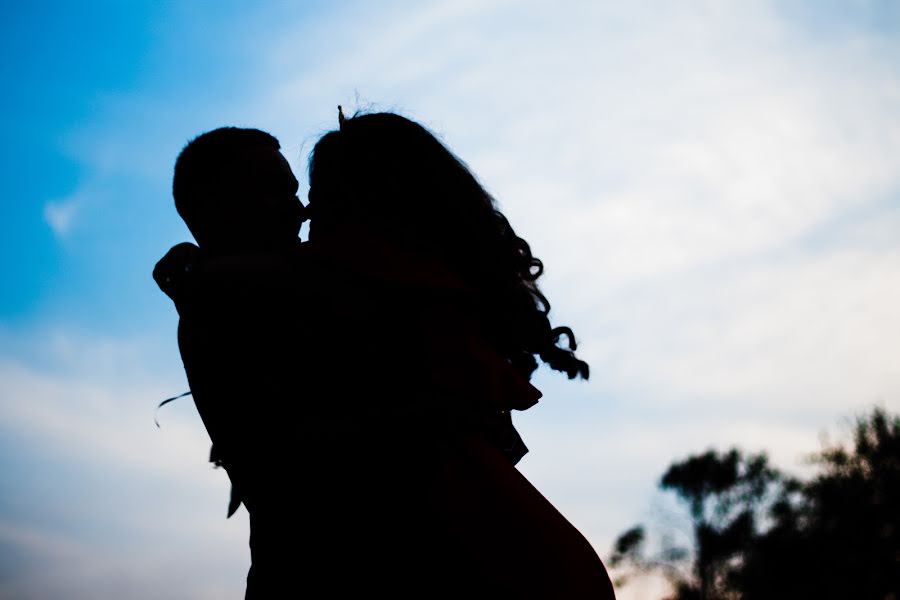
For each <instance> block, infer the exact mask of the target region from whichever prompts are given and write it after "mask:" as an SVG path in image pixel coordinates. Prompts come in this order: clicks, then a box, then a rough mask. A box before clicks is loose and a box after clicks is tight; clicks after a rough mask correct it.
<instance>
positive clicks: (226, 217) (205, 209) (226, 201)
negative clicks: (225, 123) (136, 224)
mask: <svg viewBox="0 0 900 600" xmlns="http://www.w3.org/2000/svg"><path fill="white" fill-rule="evenodd" d="M279 148H280V145H279V144H278V140H277V139H275V138H274V137H272V136H271V135H269V134H268V133H266V132H264V131H260V130H258V129H241V128H237V127H222V128H219V129H215V130H213V131H210V132H207V133H204V134H202V135H200V136H198V137H196V138H194V139H193V140H192V141H191V142H190V143H189V144H188V145H187V146H185V148H184V150H182V151H181V154H179V156H178V160H176V161H175V177H174V180H173V183H172V195H173V196H174V197H175V208H176V210H178V214H179V215H181V218H182V219H184V222H185V223H186V224H187V226H188V229H190V230H191V233H192V234H193V235H194V238H195V239H196V240H197V243H198V244H199V245H200V246H201V247H205V248H211V249H214V250H217V251H229V252H231V251H233V252H241V251H248V250H269V249H272V248H276V247H279V246H282V245H284V244H286V243H291V242H294V241H296V239H297V234H298V233H299V231H300V224H301V223H302V222H303V218H304V217H303V205H302V204H301V203H300V200H299V199H298V198H297V187H298V183H297V179H296V178H295V177H294V174H293V173H292V172H291V168H290V165H288V162H287V161H286V160H285V158H284V156H282V154H281V152H279Z"/></svg>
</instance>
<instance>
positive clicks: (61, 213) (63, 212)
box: [44, 196, 81, 238]
mask: <svg viewBox="0 0 900 600" xmlns="http://www.w3.org/2000/svg"><path fill="white" fill-rule="evenodd" d="M80 208H81V199H80V198H79V197H78V196H74V197H71V198H66V199H64V200H51V201H50V202H47V203H46V204H44V220H45V221H46V222H47V225H49V226H50V229H52V230H53V233H54V234H55V235H56V237H59V238H61V237H64V236H65V235H66V234H68V233H69V230H71V229H72V225H73V223H74V220H75V216H76V214H77V213H78V210H79V209H80Z"/></svg>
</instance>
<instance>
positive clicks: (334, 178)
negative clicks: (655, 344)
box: [309, 113, 588, 378]
mask: <svg viewBox="0 0 900 600" xmlns="http://www.w3.org/2000/svg"><path fill="white" fill-rule="evenodd" d="M309 183H310V195H309V211H310V216H311V223H310V239H311V240H314V239H316V238H317V237H320V236H322V237H325V236H327V235H328V234H329V233H330V232H331V231H333V230H335V229H337V228H340V227H341V226H343V225H347V224H355V225H360V226H364V227H367V228H372V229H375V230H377V231H379V232H380V233H381V234H383V235H384V236H386V237H387V238H388V239H389V240H391V242H393V243H395V244H397V245H398V246H400V247H402V248H403V249H404V250H407V251H411V252H416V253H420V254H424V255H428V256H431V257H432V258H434V259H437V260H438V261H439V262H440V263H441V264H443V265H444V266H445V267H446V268H447V269H449V270H450V271H452V272H453V273H454V274H455V275H456V276H457V277H459V278H460V279H461V280H462V281H463V282H465V283H466V284H467V285H468V286H470V287H472V288H473V289H475V290H476V291H477V292H478V293H479V294H480V296H481V297H482V299H483V300H484V303H485V305H486V308H487V312H488V317H489V319H488V321H489V322H488V328H489V333H490V335H491V337H492V341H493V342H494V345H495V346H496V347H497V348H498V350H499V351H500V352H501V353H502V354H504V355H505V356H506V358H508V359H509V360H510V361H511V362H512V363H513V364H514V365H515V366H516V367H517V368H519V369H520V370H521V371H522V372H524V373H525V374H526V375H531V373H532V372H533V371H534V370H535V368H536V367H537V362H536V361H535V359H534V356H535V355H538V356H540V357H541V359H542V360H544V362H547V363H548V364H549V365H550V366H551V367H552V368H554V369H556V370H558V371H563V372H565V373H567V374H568V376H569V377H570V378H574V377H576V376H579V375H580V376H581V377H583V378H587V376H588V365H587V363H584V362H583V361H580V360H578V359H577V358H575V355H574V353H573V350H574V349H575V340H574V336H573V335H572V332H571V330H570V329H568V328H567V327H558V328H556V329H553V328H551V327H550V322H549V320H548V318H547V313H548V312H549V310H550V305H549V303H548V302H547V299H546V298H545V297H544V296H543V294H541V292H540V290H539V289H538V287H537V284H536V280H537V278H538V277H539V276H540V274H541V272H542V270H543V265H542V264H541V261H540V260H538V259H537V258H534V257H533V256H532V255H531V250H530V248H529V246H528V244H527V243H526V242H525V240H523V239H522V238H520V237H518V236H516V234H515V232H514V231H513V229H512V227H511V226H510V225H509V222H508V221H507V220H506V218H505V217H504V216H503V214H502V213H500V211H499V210H497V208H496V205H495V202H494V200H493V198H491V196H490V195H489V194H488V193H487V191H485V189H484V188H483V187H482V186H481V185H480V184H479V183H478V181H477V180H476V179H475V177H474V176H473V175H472V173H471V172H470V171H469V169H468V168H467V167H466V165H465V164H464V163H463V162H462V161H461V160H459V159H458V158H457V157H456V156H454V155H453V153H451V152H450V151H449V150H448V149H447V148H446V147H445V146H444V145H443V144H441V142H440V141H438V139H437V138H436V137H435V136H434V135H432V134H431V133H430V132H429V131H428V130H427V129H425V128H424V127H422V126H421V125H419V124H418V123H415V122H413V121H411V120H409V119H406V118H404V117H401V116H399V115H396V114H392V113H373V114H362V115H356V116H353V117H351V118H347V119H342V121H341V127H340V129H339V130H337V131H332V132H330V133H327V134H325V135H324V136H323V137H322V139H320V140H319V142H318V143H317V144H316V146H315V148H314V149H313V152H312V154H311V156H310V161H309ZM562 336H566V337H567V338H568V341H569V344H568V345H569V348H568V349H565V348H561V347H559V346H558V341H559V338H560V337H562Z"/></svg>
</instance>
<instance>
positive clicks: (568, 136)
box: [0, 0, 900, 599]
mask: <svg viewBox="0 0 900 600" xmlns="http://www.w3.org/2000/svg"><path fill="white" fill-rule="evenodd" d="M0 10H2V13H3V15H2V16H3V18H2V19H0V29H2V35H0V47H2V54H0V55H2V57H3V58H2V60H0V69H2V79H3V81H4V93H3V94H2V95H0V109H2V110H0V124H2V130H3V131H4V133H5V139H6V140H7V143H5V144H4V145H3V147H2V148H0V159H2V160H0V169H2V177H0V198H2V201H0V202H2V203H0V207H2V213H0V216H2V218H0V235H2V239H3V250H4V251H3V252H2V253H0V281H2V282H3V293H2V294H0V473H2V475H0V598H4V599H6V598H16V599H18V598H55V597H66V598H73V599H79V598H98V597H99V598H106V597H121V598H134V599H142V598H158V597H160V596H162V597H168V598H173V599H180V598H185V599H187V598H229V597H230V598H240V597H243V596H242V595H243V589H244V580H245V577H246V570H247V568H248V566H249V551H248V549H247V534H248V531H249V528H248V523H247V518H246V513H245V512H244V511H243V509H241V510H240V511H239V512H238V514H236V515H235V516H234V517H232V518H231V519H229V520H226V519H225V512H226V506H227V494H228V482H227V477H226V475H225V474H224V473H223V472H221V471H217V470H214V469H213V468H212V467H211V465H210V464H209V463H208V462H207V458H208V450H209V448H208V446H209V442H208V438H207V436H206V432H205V430H204V429H203V426H202V423H201V422H200V420H199V417H198V416H197V414H196V411H195V410H194V408H193V405H192V403H191V402H190V401H189V399H188V400H186V401H181V402H176V403H173V404H171V405H169V406H167V407H165V408H164V409H163V410H162V411H160V415H159V418H160V422H161V425H162V427H161V428H157V427H156V426H155V425H154V422H153V416H154V409H155V407H156V404H157V403H158V402H159V401H160V400H162V399H163V398H166V397H168V396H172V395H174V394H177V393H180V392H182V391H184V390H186V389H187V387H186V380H185V376H184V372H183V368H182V365H181V361H180V358H179V355H178V349H177V344H176V340H175V332H176V329H175V328H176V325H177V316H176V314H175V311H174V309H173V307H172V306H171V305H170V303H169V302H168V300H167V299H166V298H165V297H164V296H163V295H162V294H161V293H160V292H159V291H158V290H157V289H156V287H155V284H154V283H153V281H152V279H151V277H150V273H151V270H152V268H153V265H154V263H155V262H156V260H158V259H159V258H160V257H161V256H162V255H163V254H164V253H165V251H166V250H167V249H168V248H169V247H170V246H171V245H173V244H175V243H177V242H180V241H184V240H189V239H190V235H189V233H188V231H187V229H186V228H185V227H184V225H183V224H182V223H181V222H180V221H179V219H178V217H177V214H176V213H175V210H174V206H173V202H172V199H171V192H170V188H171V171H172V165H173V163H174V159H175V157H176V156H177V153H178V151H179V150H180V149H181V148H182V147H183V146H184V144H185V143H186V142H187V141H188V140H189V139H190V138H191V137H192V136H194V135H197V134H198V133H201V132H203V131H207V130H210V129H213V128H215V127H218V126H221V125H226V124H227V125H238V126H252V127H257V128H260V129H264V130H266V131H270V132H271V133H273V134H275V135H276V136H277V137H278V138H279V139H280V141H281V144H282V150H283V153H284V154H285V156H286V157H287V158H288V160H289V162H290V163H291V165H292V166H293V167H294V169H295V172H296V173H297V175H298V179H300V181H301V197H303V195H304V194H305V186H306V174H305V164H306V156H307V154H308V152H309V149H310V147H311V146H312V144H314V142H315V140H316V139H317V138H318V136H320V135H321V134H322V133H324V132H326V131H328V130H330V129H333V128H335V127H336V125H337V110H336V107H337V105H338V104H342V105H343V106H344V107H345V109H347V110H348V111H352V110H356V109H361V110H394V111H398V112H400V113H401V114H403V115H405V116H408V117H410V118H413V119H416V120H418V121H420V122H422V123H423V124H424V125H426V126H427V127H429V128H430V129H431V130H432V131H434V132H435V133H436V134H437V135H438V136H439V137H440V138H441V139H442V140H443V141H444V142H445V143H446V144H447V145H448V147H450V148H451V149H452V150H453V151H454V152H455V153H456V154H457V155H458V156H460V157H461V158H462V159H463V160H464V161H466V163H467V164H468V165H469V166H470V167H471V168H472V170H473V171H474V172H475V173H476V175H477V176H478V177H479V179H480V181H481V182H482V183H483V184H484V185H485V187H486V188H487V189H488V190H489V191H490V192H491V193H492V194H493V195H494V196H495V197H496V198H497V200H498V203H499V206H500V208H501V209H502V210H503V212H504V213H505V214H506V215H507V217H508V218H509V220H510V222H511V223H512V225H513V227H514V228H515V229H516V231H517V233H518V234H519V235H520V236H522V237H524V238H525V239H526V240H528V241H529V243H530V244H531V247H532V249H533V251H534V253H535V255H537V256H538V257H540V258H541V259H542V260H543V261H544V263H545V265H546V275H545V276H544V277H543V278H542V280H541V282H542V288H543V290H544V292H545V293H546V295H547V296H548V298H549V300H550V303H551V305H552V311H551V318H552V320H553V321H554V323H555V324H559V325H569V326H571V327H572V328H573V329H574V331H575V333H576V336H577V338H578V340H579V343H580V345H579V351H580V354H581V355H582V356H583V357H584V358H585V359H586V360H587V361H588V362H589V363H590V364H591V378H590V381H588V382H570V381H567V380H566V379H565V377H564V376H561V375H559V374H555V373H552V372H550V371H548V370H547V369H541V370H540V371H539V372H538V374H537V375H536V377H535V380H534V383H535V385H537V387H538V388H540V389H541V390H542V391H543V392H544V397H543V398H542V399H541V401H540V402H539V404H538V405H536V406H535V407H533V408H531V409H529V410H528V411H525V412H523V413H518V414H515V416H514V419H515V423H516V425H517V428H518V429H519V431H520V433H521V434H522V436H523V438H524V440H525V442H526V444H527V445H528V447H529V448H530V450H531V452H530V453H529V454H528V455H527V456H526V457H525V458H524V459H523V460H522V462H521V463H520V464H519V469H520V470H521V471H522V473H523V474H525V476H526V477H528V479H529V480H530V481H532V483H534V484H535V486H536V487H537V488H538V489H539V490H540V491H541V492H542V493H543V494H544V495H545V496H546V497H547V498H548V499H549V500H550V501H551V502H553V504H554V505H555V506H557V507H558V508H559V509H560V511H561V512H562V513H563V514H564V515H565V516H566V517H567V518H568V519H569V520H570V521H571V522H572V523H573V524H574V525H575V526H576V527H578V528H579V530H580V531H582V532H583V533H584V534H585V535H586V537H587V538H588V539H589V540H590V541H591V543H592V544H593V545H594V547H595V548H596V549H597V551H598V553H599V554H600V555H601V556H602V557H604V558H606V557H608V555H609V551H610V547H611V545H612V542H613V540H614V539H615V537H616V536H617V535H618V534H619V533H621V532H623V531H624V530H626V529H627V528H629V527H631V526H632V525H634V524H635V523H637V522H648V521H649V522H652V520H653V519H654V518H656V517H657V516H658V514H659V512H660V511H661V508H660V507H661V506H666V507H667V508H666V510H669V509H670V508H671V509H672V510H676V509H677V506H674V507H672V506H670V505H668V504H665V502H666V500H665V499H664V498H662V497H661V495H660V492H658V491H657V489H656V482H657V481H658V478H659V476H660V475H661V474H662V472H663V471H664V470H665V468H666V466H667V465H668V464H669V463H670V462H672V461H673V460H675V459H678V458H683V457H685V456H687V455H688V454H690V453H696V452H700V451H703V450H705V449H707V448H719V449H724V448H728V447H731V446H738V447H740V448H743V449H745V450H747V451H754V452H755V451H759V450H766V451H767V452H768V453H769V454H770V456H771V457H772V460H773V461H774V462H775V464H776V465H777V466H779V467H781V468H783V469H786V470H788V471H792V472H796V473H800V474H803V473H808V472H809V469H810V466H809V464H808V461H807V460H806V458H807V457H808V455H809V454H810V453H811V452H814V451H816V450H817V449H819V448H820V447H821V443H822V438H823V436H828V437H829V438H830V439H840V436H841V435H843V433H842V432H845V431H846V423H847V420H848V419H850V418H852V417H853V416H854V415H857V414H859V413H861V412H864V411H866V410H868V409H869V408H871V407H873V406H876V405H878V406H883V407H885V408H887V409H889V410H891V411H893V412H898V411H900V369H897V368H896V361H897V357H898V356H900V312H898V310H897V306H900V278H898V273H900V235H898V234H900V68H898V67H900V5H898V4H897V3H895V2H891V1H890V0H883V1H874V0H844V1H837V0H827V1H822V0H818V1H817V0H806V1H803V0H781V1H776V0H759V1H757V2H752V3H750V2H743V3H736V2H734V3H725V2H714V1H702V0H692V1H688V2H679V3H671V2H664V1H662V0H660V1H658V2H654V1H637V2H629V3H623V2H611V1H610V2H606V1H602V2H601V1H597V2H554V3H539V2H528V1H525V2H523V1H517V2H512V1H505V0H499V1H492V2H484V1H476V0H453V1H419V2H412V1H387V2H379V3H374V2H368V3H367V2H359V1H355V2H354V1H351V2H343V3H333V2H331V3H327V2H317V1H312V2H304V3H293V2H255V3H245V2H235V1H220V2H216V3H215V4H213V3H205V2H183V3H159V2H149V1H147V2H144V1H134V2H129V3H120V2H87V3H75V2H47V3H42V4H38V3H31V4H29V3H16V4H10V3H7V5H6V6H4V7H3V8H2V9H0ZM298 476H300V475H298ZM661 593H662V592H661V588H660V586H659V583H658V582H653V581H647V582H638V583H636V584H635V585H633V586H630V587H628V588H623V589H621V590H619V596H620V598H625V599H628V598H657V597H659V594H661Z"/></svg>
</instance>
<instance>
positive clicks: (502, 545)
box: [308, 113, 613, 598]
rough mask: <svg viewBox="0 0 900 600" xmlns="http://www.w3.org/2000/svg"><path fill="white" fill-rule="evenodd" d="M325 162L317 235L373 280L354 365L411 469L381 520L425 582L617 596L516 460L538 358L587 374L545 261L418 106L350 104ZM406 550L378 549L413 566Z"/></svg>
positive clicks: (420, 584)
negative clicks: (555, 308) (555, 309)
mask: <svg viewBox="0 0 900 600" xmlns="http://www.w3.org/2000/svg"><path fill="white" fill-rule="evenodd" d="M309 180H310V192H309V206H308V213H309V215H310V217H311V225H310V234H309V239H310V243H309V249H310V250H311V252H312V254H313V255H315V256H319V257H320V260H319V264H325V263H328V264H330V265H331V270H332V272H350V271H352V272H355V273H356V274H357V275H358V276H357V277H356V278H351V279H353V280H354V283H353V284H352V285H353V286H359V287H357V289H355V290H353V291H354V292H356V294H359V295H354V294H353V293H351V294H350V295H344V294H342V295H341V296H342V297H343V298H354V300H353V301H352V302H351V304H354V303H355V304H356V305H357V306H346V307H344V308H342V309H340V310H343V311H346V312H344V313H343V314H351V313H352V314H353V315H354V316H353V317H351V318H349V319H335V321H334V322H340V323H341V324H340V326H339V327H337V329H339V330H340V336H342V337H344V339H345V340H349V339H355V340H357V343H356V346H357V348H358V349H359V350H362V351H363V353H362V354H358V355H357V356H360V357H363V361H361V362H357V363H351V364H350V365H348V366H349V367H350V369H351V370H354V371H356V373H357V374H365V376H366V377H365V381H366V382H367V383H366V384H365V386H364V387H365V388H366V389H359V390H357V393H358V397H360V398H365V399H366V400H365V401H364V402H363V405H362V406H361V407H360V410H361V412H362V413H364V414H369V418H368V420H367V423H368V426H369V427H372V429H370V431H374V432H381V433H380V434H379V435H377V436H376V438H377V439H376V440H374V441H370V442H369V443H372V445H373V446H378V445H381V446H383V447H388V446H391V444H390V443H388V444H384V443H382V441H383V440H384V439H385V434H386V433H387V434H388V435H390V438H391V440H392V441H399V443H398V444H397V445H396V446H395V447H394V448H393V449H392V451H387V452H386V454H385V456H387V457H390V458H389V459H388V464H390V465H392V467H391V468H388V469H385V470H383V471H381V472H380V474H382V475H383V474H387V475H388V477H389V478H391V477H393V478H394V479H393V480H392V481H393V483H392V485H394V487H393V492H391V493H389V494H388V498H387V499H388V502H387V506H381V507H380V508H379V510H381V511H382V512H383V514H385V515H390V516H389V518H388V522H390V523H391V526H390V527H388V528H387V530H384V531H379V532H378V534H377V535H376V536H375V537H376V538H377V537H379V536H384V537H385V538H387V537H393V539H394V540H397V541H398V543H397V544H394V545H392V551H394V552H395V554H394V558H402V559H405V560H408V561H410V566H413V565H415V569H416V571H417V572H418V573H420V574H421V576H415V577H411V576H407V580H408V581H415V582H416V583H415V585H414V586H413V587H414V588H415V589H418V592H419V593H420V595H421V596H420V597H437V596H443V595H447V596H456V595H457V594H460V595H461V594H466V595H471V594H472V593H473V591H475V590H480V593H484V594H492V595H493V596H494V597H513V596H525V597H541V598H587V597H590V598H612V597H613V591H612V586H611V585H610V582H609V578H608V577H607V574H606V571H605V569H604V567H603V565H602V563H601V561H600V560H599V558H598V557H597V555H596V553H595V552H594V550H593V549H592V548H591V546H590V544H589V543H588V542H587V540H586V539H585V538H584V537H583V536H582V535H581V534H580V533H579V532H578V531H577V529H576V528H575V527H573V526H572V525H571V523H569V522H568V521H567V520H566V519H565V518H564V517H563V516H562V515H561V514H560V513H559V512H558V511H557V510H556V509H555V508H554V507H553V506H552V505H551V504H550V503H549V502H548V501H547V500H546V499H545V498H544V497H543V496H542V495H541V494H540V493H539V492H538V491H537V490H536V489H535V488H534V487H533V486H532V485H531V484H530V483H529V482H528V481H527V480H526V479H525V478H524V477H523V476H522V475H521V474H520V473H519V472H518V470H516V469H515V467H514V465H515V463H516V462H517V461H518V460H519V459H520V458H521V456H522V455H523V454H524V453H525V452H527V449H526V448H525V447H524V444H522V441H521V439H520V438H519V436H518V434H517V433H516V431H515V429H514V428H513V426H512V422H511V420H510V410H511V409H526V408H528V407H529V406H531V405H533V404H534V403H535V402H536V401H537V399H538V398H539V397H540V392H538V391H537V390H536V389H535V388H534V387H532V386H531V385H530V384H529V383H528V379H529V378H530V376H531V375H532V373H533V372H534V371H535V369H536V368H537V366H538V359H539V360H540V361H542V362H544V363H546V364H547V365H549V366H550V368H552V369H554V370H557V371H561V372H563V373H565V374H566V375H567V376H568V377H569V378H570V379H572V378H575V377H579V376H580V377H582V378H587V377H588V365H587V364H586V363H585V362H583V361H581V360H579V359H578V358H577V357H576V356H575V353H574V350H575V340H574V335H573V333H572V331H571V330H570V329H569V328H567V327H556V328H554V327H552V326H551V324H550V321H549V318H548V313H549V310H550V305H549V303H548V301H547V299H546V298H545V297H544V295H543V294H542V293H541V292H540V290H539V289H538V286H537V283H536V282H537V279H538V278H539V276H540V275H541V272H542V269H543V265H542V264H541V261H540V260H538V259H537V258H535V257H534V256H532V254H531V251H530V248H529V246H528V244H527V243H526V242H525V240H523V239H522V238H520V237H518V236H517V235H516V234H515V232H514V231H513V229H512V227H511V226H510V224H509V222H508V221H507V219H506V218H505V217H504V216H503V214H502V213H501V212H500V211H499V210H498V209H497V208H496V205H495V202H494V201H493V199H492V198H491V196H490V195H489V194H488V193H487V192H486V191H485V190H484V188H483V187H482V186H481V185H480V184H479V183H478V181H477V180H476V179H475V177H474V176H473V175H472V174H471V172H470V171H469V170H468V169H467V168H466V166H465V165H464V164H463V163H462V162H461V161H460V160H459V159H457V158H456V157H455V156H454V155H453V154H452V153H451V152H450V151H449V150H447V148H445V147H444V146H443V145H442V144H441V143H440V142H439V141H438V140H437V139H436V138H435V137H434V136H433V135H432V134H431V133H429V132H428V131H427V130H426V129H425V128H423V127H422V126H420V125H418V124H417V123H415V122H413V121H410V120H408V119H406V118H403V117H401V116H398V115H395V114H391V113H377V114H363V115H358V116H354V117H352V118H346V119H345V118H344V117H343V114H341V115H340V128H339V129H338V130H336V131H332V132H330V133H328V134H326V135H325V136H323V137H322V138H321V139H320V140H319V142H318V143H317V144H316V145H315V147H314V149H313V152H312V154H311V157H310V163H309ZM325 257H327V258H325ZM363 298H365V303H366V304H367V305H368V306H367V308H366V309H363V310H360V308H359V306H358V304H359V303H360V300H362V299H363ZM340 305H341V302H332V306H331V308H332V309H334V308H335V307H339V306H340ZM335 333H337V331H336V332H335ZM562 339H565V341H566V342H567V344H566V345H565V346H562V345H561V344H560V342H561V340H562ZM362 362H364V363H365V365H363V364H361V363H362ZM359 367H362V368H361V369H360V368H359ZM347 391H350V390H347ZM372 392H374V397H373V393H372ZM351 393H352V392H351ZM382 394H390V396H389V397H388V398H385V397H382ZM388 399H389V401H388ZM373 405H374V406H376V407H378V410H376V411H374V412H372V413H366V407H367V406H368V407H371V406H373ZM385 415H389V416H387V417H386V416H385ZM392 452H393V453H392ZM371 483H372V485H378V484H377V482H376V481H374V480H373V481H372V482H371ZM399 498H404V499H414V501H413V502H412V503H411V504H409V503H405V502H400V503H397V506H393V505H392V504H393V503H394V501H395V500H396V499H399ZM398 508H399V510H397V509H398ZM364 529H365V527H364ZM371 551H372V552H377V551H378V545H377V544H376V545H375V546H373V547H372V548H371ZM423 553H424V554H425V555H427V557H428V558H427V560H424V561H422V560H421V558H422V554H423ZM390 563H391V558H390V557H389V558H388V560H387V562H386V563H381V562H380V561H378V560H376V561H374V564H378V566H377V568H376V570H378V571H381V570H386V571H387V572H389V573H391V577H396V575H397V572H396V571H395V570H394V569H392V568H390V567H387V565H388V564H390ZM407 573H409V571H407ZM415 589H413V590H412V593H413V594H415ZM476 595H478V593H476Z"/></svg>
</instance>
